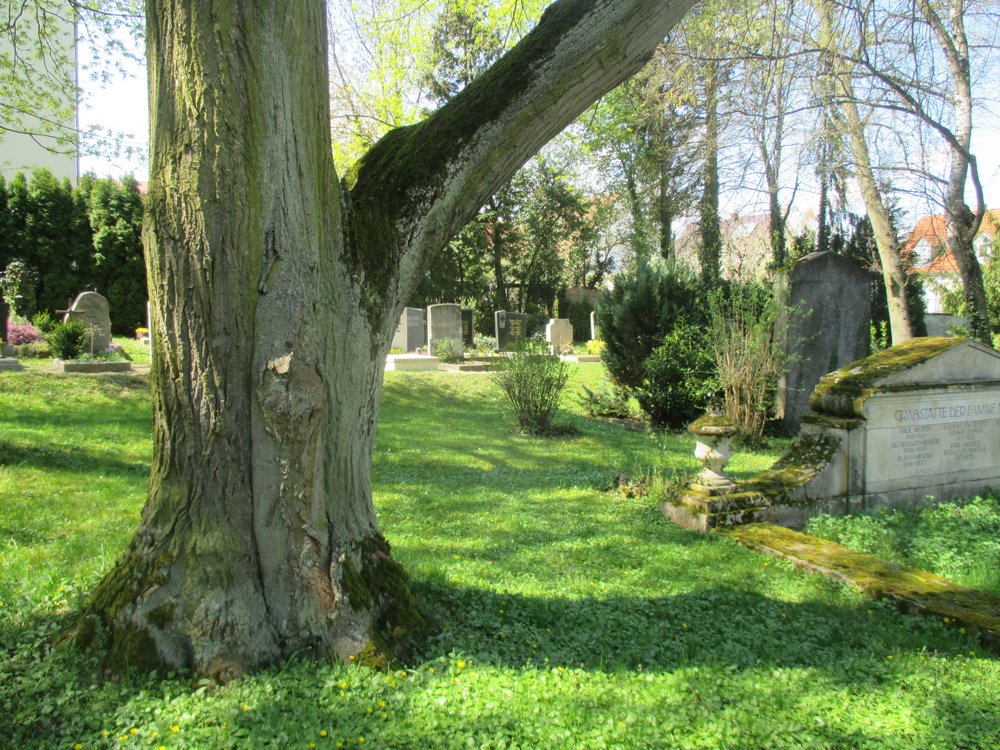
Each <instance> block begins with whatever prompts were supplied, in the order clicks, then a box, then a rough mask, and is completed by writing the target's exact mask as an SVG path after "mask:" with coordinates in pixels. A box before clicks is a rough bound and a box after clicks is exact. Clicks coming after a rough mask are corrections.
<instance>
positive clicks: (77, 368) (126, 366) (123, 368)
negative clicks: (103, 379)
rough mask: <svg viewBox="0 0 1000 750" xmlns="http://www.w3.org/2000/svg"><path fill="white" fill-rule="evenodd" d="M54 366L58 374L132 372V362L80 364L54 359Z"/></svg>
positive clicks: (74, 361)
mask: <svg viewBox="0 0 1000 750" xmlns="http://www.w3.org/2000/svg"><path fill="white" fill-rule="evenodd" d="M52 366H53V367H55V370H56V372H75V373H83V374H88V373H89V374H94V373H100V372H131V370H132V363H131V362H121V361H115V362H101V361H94V362H89V361H88V362H80V361H77V360H72V359H70V360H62V359H53V360H52Z"/></svg>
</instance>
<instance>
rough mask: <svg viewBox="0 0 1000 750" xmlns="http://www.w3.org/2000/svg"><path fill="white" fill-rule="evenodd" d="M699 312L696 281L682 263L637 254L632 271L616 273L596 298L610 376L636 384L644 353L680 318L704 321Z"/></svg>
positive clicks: (702, 307)
mask: <svg viewBox="0 0 1000 750" xmlns="http://www.w3.org/2000/svg"><path fill="white" fill-rule="evenodd" d="M705 313H706V305H705V301H704V293H703V287H702V285H701V282H700V281H699V280H698V276H697V275H696V274H695V272H694V271H692V270H691V269H690V268H689V267H688V266H685V265H684V264H682V263H671V262H668V261H662V260H652V261H646V260H640V261H639V262H638V264H637V265H636V268H635V271H633V272H630V273H623V274H619V275H618V276H616V277H615V284H614V287H613V288H612V289H611V290H609V291H606V292H604V294H602V295H601V299H600V301H599V302H598V304H597V325H598V327H599V328H600V329H601V338H602V339H603V340H604V343H605V349H604V352H603V354H602V358H603V360H604V364H605V366H606V367H607V368H608V372H609V373H611V377H612V378H613V379H614V380H615V382H617V383H618V384H619V385H621V386H623V387H625V388H627V389H637V388H640V387H641V386H642V382H643V380H644V379H645V377H646V369H645V362H646V358H647V357H649V355H650V354H652V353H653V350H654V349H656V348H657V347H658V346H660V345H661V344H663V339H664V337H665V336H666V335H667V334H668V333H669V332H670V330H671V329H672V328H673V327H674V326H675V325H676V324H677V323H678V322H680V321H682V320H684V321H687V322H688V323H690V324H691V325H701V324H704V323H705V322H707V320H706V314H705Z"/></svg>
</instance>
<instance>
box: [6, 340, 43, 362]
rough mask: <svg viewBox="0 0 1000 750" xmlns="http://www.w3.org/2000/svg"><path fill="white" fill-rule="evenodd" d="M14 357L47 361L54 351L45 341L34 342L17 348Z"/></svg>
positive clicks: (19, 345)
mask: <svg viewBox="0 0 1000 750" xmlns="http://www.w3.org/2000/svg"><path fill="white" fill-rule="evenodd" d="M14 356H15V357H17V358H18V359H47V358H48V357H51V356H52V349H51V348H49V345H48V344H47V343H46V342H44V341H32V342H31V343H28V344H18V345H17V346H15V347H14Z"/></svg>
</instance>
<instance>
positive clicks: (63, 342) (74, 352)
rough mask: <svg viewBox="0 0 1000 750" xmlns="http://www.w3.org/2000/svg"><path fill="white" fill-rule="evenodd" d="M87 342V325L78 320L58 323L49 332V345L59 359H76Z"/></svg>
mask: <svg viewBox="0 0 1000 750" xmlns="http://www.w3.org/2000/svg"><path fill="white" fill-rule="evenodd" d="M86 343H87V327H86V326H85V325H84V324H83V323H81V322H80V321H79V320H71V321H69V322H68V323H60V324H59V325H57V326H56V327H55V328H54V329H52V333H50V334H49V346H51V347H52V352H53V355H54V356H55V357H58V358H59V359H78V358H79V357H80V355H81V354H82V353H83V348H84V346H85V345H86Z"/></svg>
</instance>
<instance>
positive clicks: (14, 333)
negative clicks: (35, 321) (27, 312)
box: [7, 321, 42, 346]
mask: <svg viewBox="0 0 1000 750" xmlns="http://www.w3.org/2000/svg"><path fill="white" fill-rule="evenodd" d="M41 340H42V337H41V335H40V334H39V333H38V331H37V330H35V327H34V326H33V325H31V323H24V324H21V325H18V324H17V323H14V322H13V321H7V343H8V344H10V345H11V346H20V345H21V344H34V343H36V342H38V341H41Z"/></svg>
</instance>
